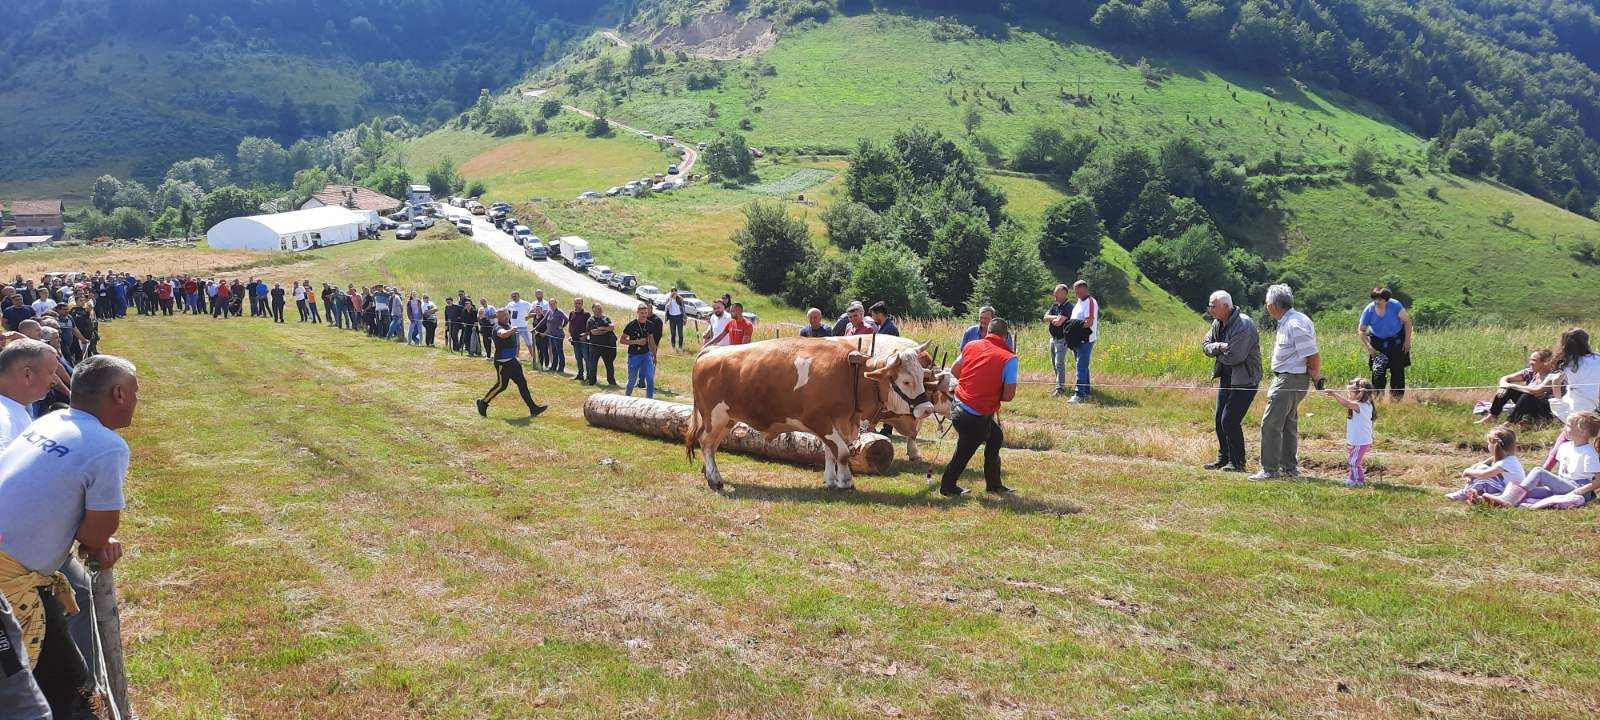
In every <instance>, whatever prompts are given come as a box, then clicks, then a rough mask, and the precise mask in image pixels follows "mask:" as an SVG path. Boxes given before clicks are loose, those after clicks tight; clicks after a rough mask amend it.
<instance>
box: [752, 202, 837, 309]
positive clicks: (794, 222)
mask: <svg viewBox="0 0 1600 720" xmlns="http://www.w3.org/2000/svg"><path fill="white" fill-rule="evenodd" d="M744 217H745V226H744V227H743V228H740V229H739V231H738V232H736V233H734V235H733V242H734V244H735V245H737V246H738V248H739V249H738V252H737V257H736V260H737V261H738V279H739V281H740V282H743V283H744V284H746V285H749V286H750V289H752V290H755V291H756V292H759V293H768V294H771V293H777V292H781V291H782V290H783V289H784V280H785V275H786V273H788V271H789V268H791V267H795V266H798V265H802V264H806V263H809V262H811V261H812V260H813V259H814V258H815V256H816V252H817V251H816V248H814V247H812V245H811V229H810V228H809V227H807V226H806V224H805V221H803V220H800V219H799V218H794V217H790V216H789V213H788V212H786V211H785V210H784V208H783V205H782V204H779V203H769V202H759V201H758V202H754V203H751V204H750V205H748V206H746V207H745V209H744Z"/></svg>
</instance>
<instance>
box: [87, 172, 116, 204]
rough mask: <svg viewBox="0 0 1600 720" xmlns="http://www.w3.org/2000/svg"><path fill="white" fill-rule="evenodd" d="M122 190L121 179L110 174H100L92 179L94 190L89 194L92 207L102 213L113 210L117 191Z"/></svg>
mask: <svg viewBox="0 0 1600 720" xmlns="http://www.w3.org/2000/svg"><path fill="white" fill-rule="evenodd" d="M119 192H122V181H121V180H118V179H116V178H114V177H112V176H110V175H101V176H100V177H99V178H97V179H96V180H95V181H94V192H93V194H92V195H91V196H90V197H91V203H92V204H93V205H94V209H96V210H99V211H100V212H103V213H108V212H111V211H112V210H115V209H116V207H117V205H116V197H117V193H119Z"/></svg>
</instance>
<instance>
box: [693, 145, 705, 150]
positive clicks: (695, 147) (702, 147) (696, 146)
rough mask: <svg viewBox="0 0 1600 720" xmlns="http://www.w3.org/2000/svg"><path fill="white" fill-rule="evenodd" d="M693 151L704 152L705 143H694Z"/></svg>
mask: <svg viewBox="0 0 1600 720" xmlns="http://www.w3.org/2000/svg"><path fill="white" fill-rule="evenodd" d="M694 149H696V150H704V149H706V144H705V143H695V145H694Z"/></svg>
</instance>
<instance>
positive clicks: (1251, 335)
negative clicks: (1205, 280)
mask: <svg viewBox="0 0 1600 720" xmlns="http://www.w3.org/2000/svg"><path fill="white" fill-rule="evenodd" d="M1206 312H1207V313H1209V314H1210V315H1211V329H1210V330H1209V331H1207V332H1206V338H1205V340H1203V341H1202V342H1201V343H1200V349H1201V351H1202V352H1204V353H1205V354H1206V356H1207V357H1211V358H1215V361H1214V362H1213V363H1212V365H1211V376H1212V377H1214V378H1217V380H1218V384H1217V411H1216V415H1215V422H1216V430H1217V461H1216V462H1213V463H1210V464H1208V465H1206V469H1207V470H1223V471H1226V472H1244V469H1245V455H1244V414H1245V412H1246V411H1248V410H1249V409H1250V403H1251V402H1254V401H1255V398H1256V391H1257V390H1258V389H1259V388H1260V387H1261V338H1260V335H1259V334H1258V332H1257V330H1256V323H1255V321H1254V320H1251V319H1250V316H1249V315H1246V314H1244V313H1243V312H1240V311H1239V309H1238V308H1236V307H1234V305H1233V296H1231V295H1229V294H1228V293H1227V292H1225V291H1222V290H1218V291H1216V292H1214V293H1211V304H1210V307H1208V308H1207V310H1206Z"/></svg>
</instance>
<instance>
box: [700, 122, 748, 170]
mask: <svg viewBox="0 0 1600 720" xmlns="http://www.w3.org/2000/svg"><path fill="white" fill-rule="evenodd" d="M700 157H701V159H702V160H704V161H705V163H706V167H708V168H710V169H711V172H712V173H714V174H716V175H717V176H718V177H723V178H727V179H730V180H737V179H738V178H742V177H744V176H746V175H749V174H750V172H751V170H752V169H753V168H754V165H755V158H754V157H752V156H751V155H750V146H749V145H748V144H746V143H745V139H744V136H743V135H741V134H739V133H727V134H724V135H722V136H720V137H718V138H717V139H716V140H713V141H711V144H710V145H707V146H706V149H705V152H704V153H702V154H701V155H700Z"/></svg>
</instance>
